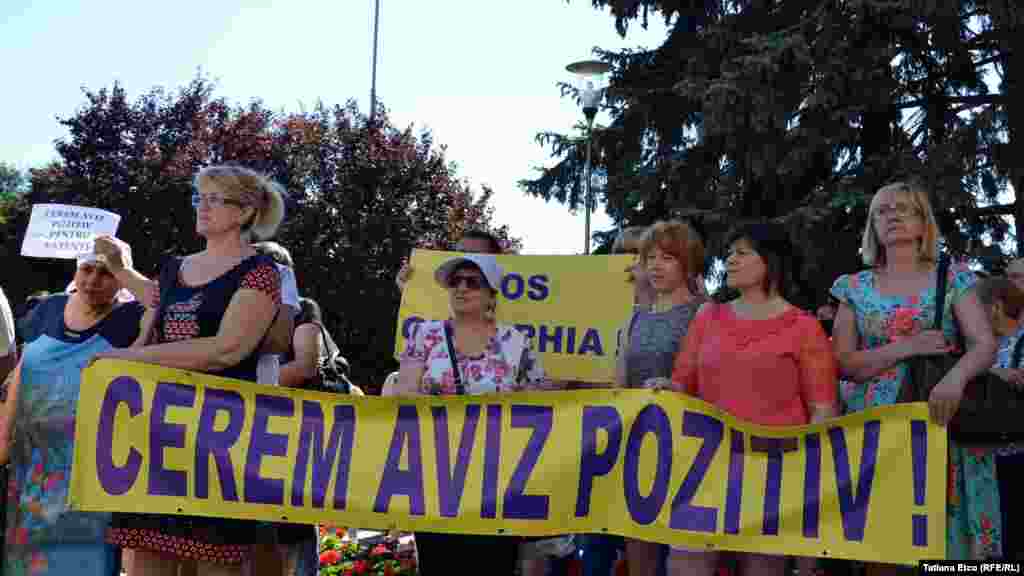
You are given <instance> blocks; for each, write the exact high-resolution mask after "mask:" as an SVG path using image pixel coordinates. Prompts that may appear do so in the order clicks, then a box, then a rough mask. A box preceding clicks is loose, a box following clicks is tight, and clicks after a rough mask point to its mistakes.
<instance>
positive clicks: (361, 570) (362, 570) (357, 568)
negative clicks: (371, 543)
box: [352, 560, 366, 574]
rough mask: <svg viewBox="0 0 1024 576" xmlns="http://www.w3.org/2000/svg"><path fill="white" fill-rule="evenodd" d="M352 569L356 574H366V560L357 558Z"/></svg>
mask: <svg viewBox="0 0 1024 576" xmlns="http://www.w3.org/2000/svg"><path fill="white" fill-rule="evenodd" d="M352 570H353V572H355V573H356V574H366V560H357V561H356V563H355V565H353V566H352Z"/></svg>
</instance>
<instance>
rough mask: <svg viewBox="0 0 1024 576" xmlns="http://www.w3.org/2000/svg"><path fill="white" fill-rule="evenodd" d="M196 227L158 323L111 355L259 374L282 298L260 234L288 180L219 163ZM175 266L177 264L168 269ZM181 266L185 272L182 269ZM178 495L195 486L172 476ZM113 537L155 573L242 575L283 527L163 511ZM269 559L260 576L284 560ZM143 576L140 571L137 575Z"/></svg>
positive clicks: (118, 529)
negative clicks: (256, 242) (257, 245)
mask: <svg viewBox="0 0 1024 576" xmlns="http://www.w3.org/2000/svg"><path fill="white" fill-rule="evenodd" d="M192 205H193V206H194V207H195V209H196V232H197V233H198V234H199V235H200V236H202V237H203V238H204V239H205V240H206V248H205V249H204V250H203V251H202V252H199V253H197V254H191V255H189V256H186V257H185V258H174V259H172V260H171V262H170V263H168V264H167V266H166V267H165V271H164V272H162V273H161V279H162V280H161V282H162V281H163V279H164V278H168V279H169V280H168V281H169V282H171V283H172V285H171V286H169V287H162V288H163V290H162V291H163V292H164V293H165V294H166V295H167V298H166V299H164V298H163V297H161V301H160V306H159V308H158V310H157V312H156V313H155V314H153V312H152V311H150V312H148V313H147V316H148V317H149V323H148V328H147V329H146V330H144V331H143V334H142V335H141V336H140V338H139V340H137V341H136V344H135V346H134V347H133V348H130V349H127V350H118V351H114V352H111V353H107V354H103V355H101V356H102V357H107V358H118V359H122V360H133V361H137V362H147V363H151V364H158V365H161V366H167V367H170V368H180V369H184V370H194V371H199V372H206V373H209V374H215V375H218V376H224V377H228V378H236V379H239V380H247V381H249V382H253V383H255V382H256V372H257V362H258V357H259V353H260V348H261V343H262V342H263V341H264V340H265V338H266V335H267V334H268V332H269V331H270V329H271V326H272V325H273V323H274V319H275V315H276V314H277V313H278V311H279V308H280V305H281V277H280V274H279V273H278V269H277V267H276V266H275V263H274V261H273V259H271V258H270V257H269V256H264V255H259V254H257V253H256V251H255V250H254V249H253V248H252V246H251V245H250V238H256V239H266V238H269V237H271V236H273V234H274V232H275V231H276V230H277V227H278V225H280V223H281V219H282V217H283V199H282V190H281V188H280V186H278V185H277V184H275V183H273V182H272V181H270V180H269V179H267V178H266V177H264V176H263V175H261V174H258V173H256V172H253V171H251V170H248V169H245V168H241V167H234V166H212V167H209V168H205V169H203V170H202V171H200V172H199V174H198V175H197V176H196V178H195V193H194V194H193V196H192ZM167 267H169V269H170V272H169V273H168V272H167ZM175 270H177V273H174V271H175ZM163 491H164V492H166V493H169V494H175V493H179V492H182V491H185V486H183V485H180V484H175V483H174V482H165V485H164V486H163ZM108 540H109V541H110V542H111V543H113V544H116V545H119V546H121V547H123V548H128V549H133V550H134V553H133V556H134V558H133V568H134V570H135V573H136V574H140V575H145V576H175V575H176V574H178V571H179V569H185V570H190V569H195V570H196V572H197V574H198V575H199V576H214V575H217V576H221V575H223V576H241V575H242V574H247V573H252V572H247V570H251V569H252V568H253V556H254V553H255V551H256V550H257V549H260V550H265V549H266V548H267V547H270V546H273V545H274V544H275V528H274V526H273V525H271V524H268V523H262V522H251V521H240V520H232V519H226V518H207V517H192V516H176V515H157V514H117V515H115V518H114V520H113V522H112V528H111V530H110V532H109V533H108ZM268 564H273V563H272V562H264V560H263V559H261V560H260V563H259V566H260V570H259V572H258V573H260V574H274V575H275V576H277V575H278V574H280V566H268ZM133 576H134V575H133Z"/></svg>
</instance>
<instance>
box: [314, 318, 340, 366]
mask: <svg viewBox="0 0 1024 576" xmlns="http://www.w3.org/2000/svg"><path fill="white" fill-rule="evenodd" d="M317 326H319V327H320V337H321V338H323V339H324V350H325V351H326V352H327V357H328V358H333V357H334V355H335V354H336V353H337V352H338V350H337V349H334V350H331V339H330V338H328V337H327V329H326V328H324V325H323V323H321V322H317Z"/></svg>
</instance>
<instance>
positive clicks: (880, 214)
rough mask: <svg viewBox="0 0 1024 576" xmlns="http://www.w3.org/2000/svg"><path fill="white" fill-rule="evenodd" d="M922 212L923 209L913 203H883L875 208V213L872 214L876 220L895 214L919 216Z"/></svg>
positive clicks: (898, 215) (903, 216)
mask: <svg viewBox="0 0 1024 576" xmlns="http://www.w3.org/2000/svg"><path fill="white" fill-rule="evenodd" d="M920 213H921V209H920V208H918V207H917V206H914V205H911V204H888V205H886V204H882V205H880V206H878V208H876V209H875V213H874V214H873V215H872V216H873V217H874V219H875V220H883V219H886V218H892V217H893V216H897V217H900V218H906V217H907V216H917V215H919V214H920Z"/></svg>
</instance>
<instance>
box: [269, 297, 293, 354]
mask: <svg viewBox="0 0 1024 576" xmlns="http://www.w3.org/2000/svg"><path fill="white" fill-rule="evenodd" d="M294 328H295V320H294V319H293V318H292V311H291V309H289V308H288V307H287V306H285V305H284V304H282V305H280V306H278V309H277V316H276V317H275V318H274V324H273V325H272V326H271V327H270V332H269V333H268V334H267V339H266V340H265V341H264V342H263V348H262V350H261V352H262V353H263V354H287V353H288V347H289V345H290V344H291V343H292V333H293V332H294Z"/></svg>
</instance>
